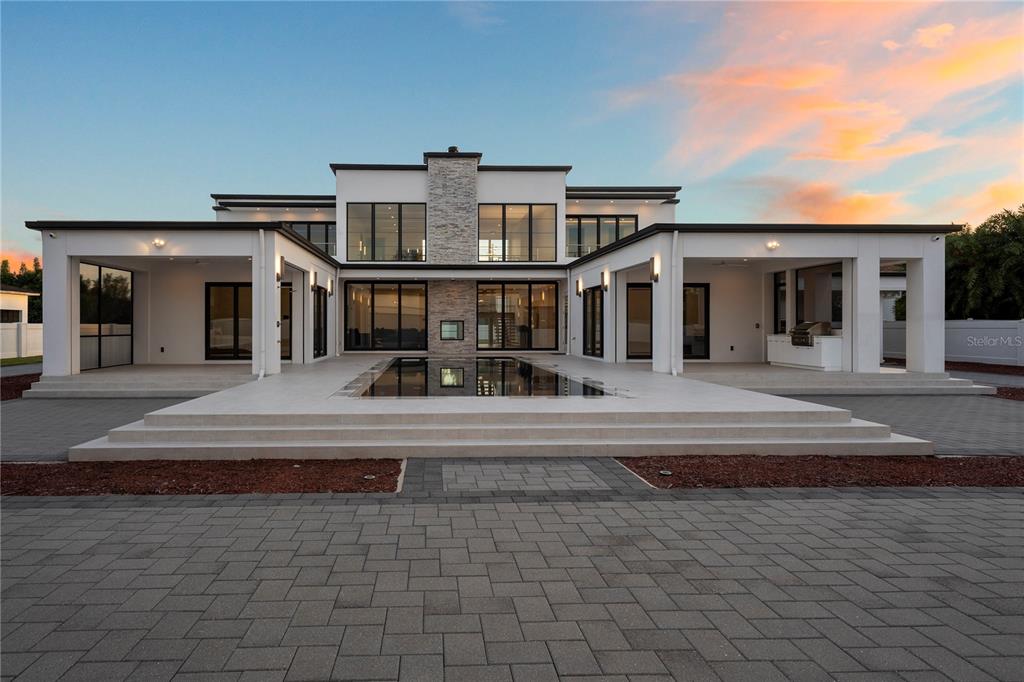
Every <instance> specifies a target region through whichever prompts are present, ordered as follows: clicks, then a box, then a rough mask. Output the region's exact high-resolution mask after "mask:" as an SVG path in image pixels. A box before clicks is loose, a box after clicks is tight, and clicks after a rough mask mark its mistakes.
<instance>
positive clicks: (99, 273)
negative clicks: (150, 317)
mask: <svg viewBox="0 0 1024 682" xmlns="http://www.w3.org/2000/svg"><path fill="white" fill-rule="evenodd" d="M83 265H90V266H92V267H94V268H96V269H97V270H96V287H97V288H96V334H84V335H83V334H82V327H81V309H79V327H78V343H79V347H81V343H82V339H83V338H85V339H96V340H97V341H96V366H95V367H90V368H88V369H82V368H81V367H79V370H80V371H82V372H91V371H92V370H94V369H106V368H107V367H125V366H127V365H134V364H135V273H134V272H133V271H131V270H126V269H124V268H116V267H113V266H106V265H99V264H98V263H90V262H87V261H80V262H79V264H78V267H79V270H78V272H79V275H78V276H79V292H81V276H82V275H81V272H82V270H81V267H82V266H83ZM104 270H117V271H119V272H127V273H128V286H129V288H130V289H131V297H132V300H131V305H129V306H128V309H129V311H130V315H129V322H128V323H129V324H130V325H131V328H132V331H131V333H130V334H104V333H103V271H104ZM118 336H127V337H128V338H129V339H130V341H129V342H128V345H129V347H130V348H131V351H130V352H129V354H128V356H129V360H128V362H126V363H124V362H123V363H121V364H119V365H106V366H104V364H103V339H105V338H113V337H118ZM79 359H81V358H79Z"/></svg>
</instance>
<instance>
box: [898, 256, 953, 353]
mask: <svg viewBox="0 0 1024 682" xmlns="http://www.w3.org/2000/svg"><path fill="white" fill-rule="evenodd" d="M945 258H946V252H945V239H939V240H937V241H934V242H933V241H928V242H927V244H926V245H925V247H924V256H923V258H920V259H912V260H908V261H907V369H908V370H909V371H911V372H944V371H945V366H946V361H945V355H946V262H945Z"/></svg>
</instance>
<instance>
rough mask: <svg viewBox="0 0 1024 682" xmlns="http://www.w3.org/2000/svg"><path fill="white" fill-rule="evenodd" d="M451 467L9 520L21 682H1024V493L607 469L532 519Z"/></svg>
mask: <svg viewBox="0 0 1024 682" xmlns="http://www.w3.org/2000/svg"><path fill="white" fill-rule="evenodd" d="M444 464H445V463H444V462H441V461H433V462H429V463H428V462H423V461H414V462H410V463H409V466H408V470H409V471H411V474H410V475H412V476H413V477H414V478H415V477H419V482H418V483H410V484H408V486H407V491H409V497H407V498H406V497H402V496H397V497H396V496H387V495H380V496H362V497H353V496H197V497H194V498H191V497H185V496H183V497H152V498H141V497H123V498H116V497H106V498H104V497H100V498H45V499H44V498H40V499H25V498H6V497H5V498H2V499H0V505H2V511H3V514H2V515H0V523H2V533H3V545H4V552H3V554H2V556H0V561H2V566H0V567H2V569H3V576H4V580H3V584H2V588H3V592H2V598H3V608H2V609H0V626H2V635H3V638H4V639H3V648H4V653H3V666H4V669H5V673H7V672H9V673H10V675H13V676H20V677H18V679H52V678H55V677H59V676H60V675H62V674H65V675H66V676H67V677H68V678H69V679H89V678H93V679H96V678H99V677H102V678H104V679H132V678H136V679H170V678H171V677H173V676H174V675H178V676H180V678H181V679H186V680H187V679H211V680H213V679H222V678H223V679H232V680H241V679H291V680H314V679H327V678H332V679H384V680H394V679H431V680H438V679H442V678H447V679H453V680H466V679H473V680H481V679H482V680H488V682H492V681H500V680H530V681H531V682H532V681H533V680H543V679H559V677H560V678H561V679H563V680H572V679H574V678H577V677H578V678H580V679H584V678H587V677H588V676H589V677H592V678H593V679H604V680H628V681H629V682H635V681H640V680H647V681H650V682H653V681H654V680H667V679H671V678H673V677H674V678H676V679H759V680H760V679H765V680H770V679H809V680H814V679H858V678H860V679H871V680H885V679H897V678H900V677H902V678H904V679H912V680H917V679H934V678H937V677H938V676H940V675H947V676H952V677H955V678H962V679H997V680H1001V679H1013V677H1014V675H1015V674H1016V673H1017V672H1018V671H1019V670H1020V666H1019V659H1017V658H1015V657H1017V656H1019V652H1020V645H1021V641H1022V640H1021V636H1022V633H1024V601H1022V600H1021V598H1020V595H1021V594H1022V593H1024V592H1022V585H1024V558H1022V557H1021V555H1020V527H1021V524H1022V523H1024V494H1022V493H1024V491H1021V490H1013V489H949V488H935V489H854V488H850V489H836V490H815V489H806V490H783V489H777V490H732V491H729V490H704V491H664V492H662V491H651V490H650V489H640V488H637V487H635V486H634V485H633V483H632V482H627V479H626V478H622V479H620V478H618V476H619V475H620V474H619V472H620V471H624V470H622V468H621V467H619V466H618V465H617V464H615V463H614V462H609V461H601V460H590V459H587V460H576V461H574V464H576V465H582V466H585V467H586V468H587V469H588V470H589V471H590V472H591V473H592V474H593V475H594V476H596V477H598V478H600V479H601V480H602V481H603V482H604V483H605V484H606V485H605V487H602V488H595V489H591V490H572V491H561V492H560V491H557V490H554V491H552V490H548V491H520V492H519V493H517V494H515V495H511V496H509V495H507V494H506V493H504V492H501V491H498V492H495V493H493V494H492V493H487V494H484V491H477V492H476V493H470V492H469V491H445V490H444V489H443V482H442V475H441V473H442V469H443V466H444ZM500 464H501V463H500V462H497V461H490V462H488V463H487V467H488V475H497V472H498V471H499V470H500ZM481 466H483V465H482V464H481ZM622 475H623V476H624V477H625V476H629V475H628V473H627V474H622ZM634 480H635V479H634ZM453 494H454V495H455V497H449V496H450V495H453ZM410 502H411V503H410ZM128 609H132V610H128ZM134 609H139V610H134ZM11 671H13V672H11Z"/></svg>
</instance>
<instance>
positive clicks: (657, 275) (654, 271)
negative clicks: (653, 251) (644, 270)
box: [648, 256, 661, 282]
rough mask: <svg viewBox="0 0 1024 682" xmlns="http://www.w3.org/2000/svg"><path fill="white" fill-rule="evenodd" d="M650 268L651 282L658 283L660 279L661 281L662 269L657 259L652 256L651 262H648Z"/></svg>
mask: <svg viewBox="0 0 1024 682" xmlns="http://www.w3.org/2000/svg"><path fill="white" fill-rule="evenodd" d="M648 266H649V267H650V273H651V281H652V282H657V281H658V280H659V279H661V267H660V264H659V263H658V259H657V258H656V257H654V256H651V260H650V261H649V262H648Z"/></svg>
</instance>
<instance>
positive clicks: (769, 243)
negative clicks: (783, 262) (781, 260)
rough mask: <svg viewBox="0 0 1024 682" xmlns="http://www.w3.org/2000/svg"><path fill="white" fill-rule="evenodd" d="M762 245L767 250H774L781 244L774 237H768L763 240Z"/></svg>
mask: <svg viewBox="0 0 1024 682" xmlns="http://www.w3.org/2000/svg"><path fill="white" fill-rule="evenodd" d="M764 246H765V248H766V249H768V250H769V251H774V250H775V249H777V248H779V247H780V246H782V244H779V242H778V241H777V240H775V239H769V240H768V241H767V242H765V244H764Z"/></svg>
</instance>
